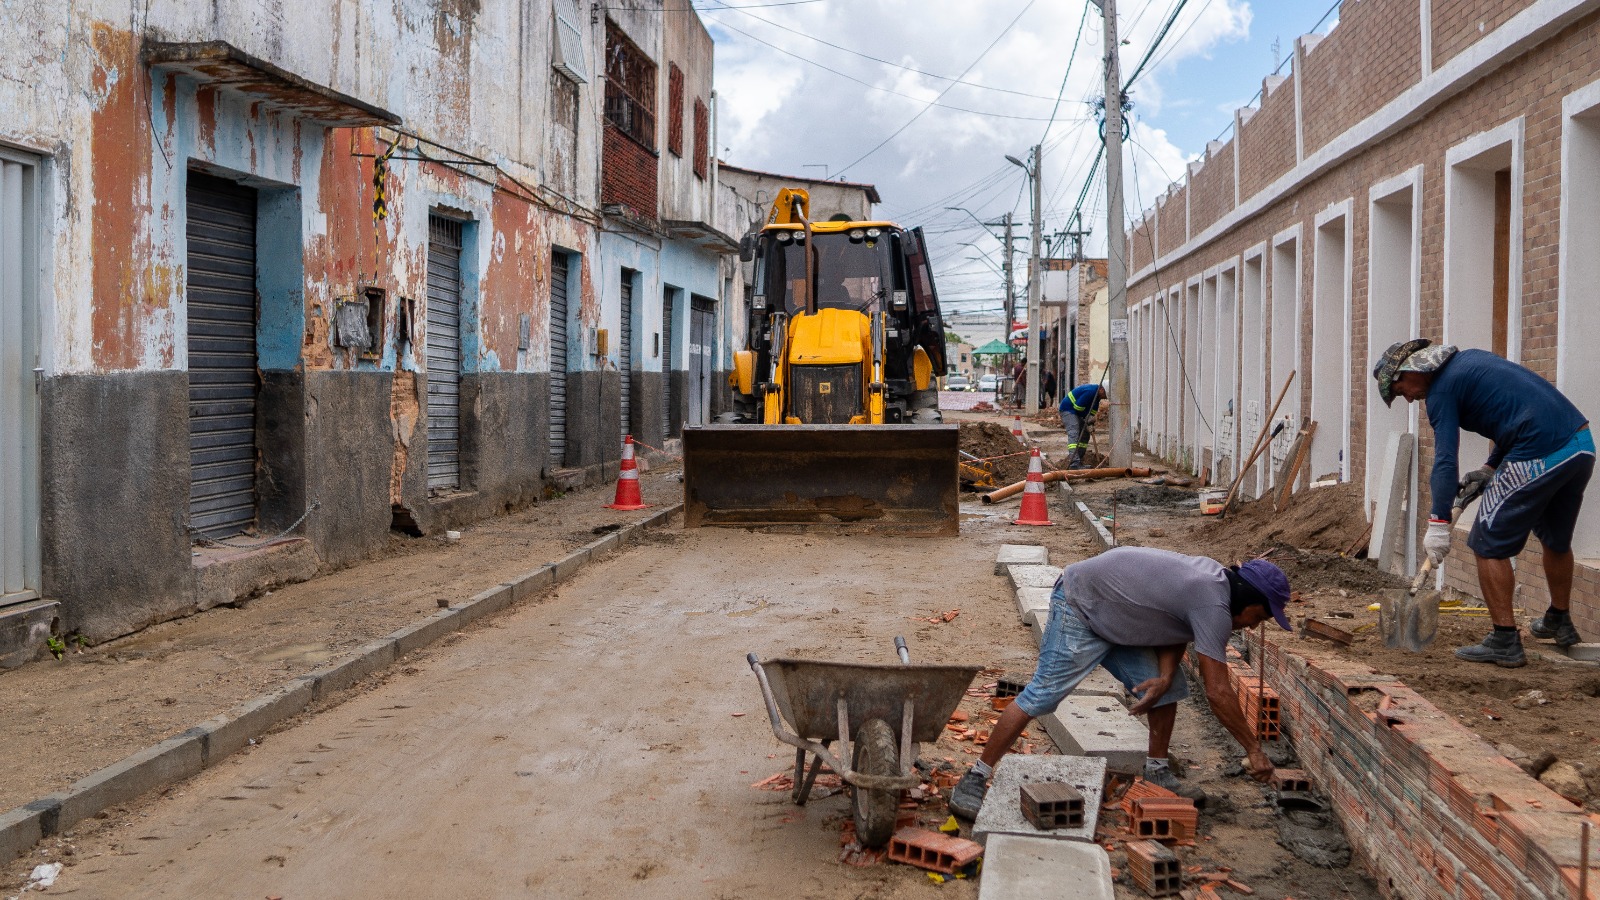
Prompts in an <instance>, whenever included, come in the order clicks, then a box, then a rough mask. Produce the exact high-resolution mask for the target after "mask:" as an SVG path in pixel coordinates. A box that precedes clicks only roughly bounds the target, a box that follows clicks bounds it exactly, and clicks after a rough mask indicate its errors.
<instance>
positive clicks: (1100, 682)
mask: <svg viewBox="0 0 1600 900" xmlns="http://www.w3.org/2000/svg"><path fill="white" fill-rule="evenodd" d="M1072 696H1074V697H1111V698H1113V699H1115V700H1116V701H1117V702H1119V703H1121V702H1122V701H1123V700H1125V699H1127V697H1128V691H1127V689H1126V688H1124V687H1123V686H1122V682H1120V681H1118V680H1117V677H1116V676H1115V675H1112V674H1111V673H1110V672H1107V671H1106V670H1105V669H1104V668H1102V667H1100V666H1095V668H1094V670H1093V671H1091V672H1090V673H1089V674H1088V675H1087V676H1086V677H1085V678H1084V679H1083V680H1082V681H1080V682H1078V686H1077V687H1075V688H1073V689H1072ZM1102 705H1103V704H1102Z"/></svg>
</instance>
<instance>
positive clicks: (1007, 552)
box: [994, 544, 1050, 575]
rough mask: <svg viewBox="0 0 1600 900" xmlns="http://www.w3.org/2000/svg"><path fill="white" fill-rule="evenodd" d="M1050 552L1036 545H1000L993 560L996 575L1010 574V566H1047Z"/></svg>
mask: <svg viewBox="0 0 1600 900" xmlns="http://www.w3.org/2000/svg"><path fill="white" fill-rule="evenodd" d="M1049 564H1050V550H1049V548H1047V547H1042V546H1040V545H1038V544H1001V545H1000V552H999V553H998V554H996V555H995V558H994V573H995V574H996V575H1007V574H1010V569H1011V567H1012V566H1047V565H1049Z"/></svg>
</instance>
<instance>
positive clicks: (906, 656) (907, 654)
mask: <svg viewBox="0 0 1600 900" xmlns="http://www.w3.org/2000/svg"><path fill="white" fill-rule="evenodd" d="M894 652H896V653H898V654H900V663H901V664H902V665H907V666H909V665H911V651H910V650H907V649H906V639H905V638H903V637H900V636H899V635H895V639H894Z"/></svg>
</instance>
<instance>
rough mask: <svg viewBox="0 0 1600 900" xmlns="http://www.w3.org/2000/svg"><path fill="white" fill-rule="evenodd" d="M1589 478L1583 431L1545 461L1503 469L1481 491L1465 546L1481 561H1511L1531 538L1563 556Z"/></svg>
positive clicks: (1589, 454)
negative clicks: (1536, 539)
mask: <svg viewBox="0 0 1600 900" xmlns="http://www.w3.org/2000/svg"><path fill="white" fill-rule="evenodd" d="M1593 472H1594V437H1593V435H1591V434H1590V432H1589V429H1587V428H1585V429H1583V430H1581V431H1579V432H1578V433H1577V434H1574V435H1573V436H1572V438H1571V439H1570V440H1568V441H1567V443H1566V444H1565V445H1564V446H1563V447H1562V448H1561V449H1559V450H1557V451H1556V452H1554V453H1552V454H1550V455H1549V456H1546V457H1543V458H1540V459H1526V460H1522V461H1520V462H1510V463H1504V464H1502V465H1501V466H1500V468H1499V469H1498V470H1497V471H1496V472H1495V473H1494V477H1493V478H1491V479H1490V480H1489V484H1488V485H1487V486H1486V487H1485V488H1484V489H1483V499H1482V500H1480V501H1479V503H1478V519H1477V521H1476V522H1474V523H1473V525H1472V531H1471V533H1470V534H1468V535H1467V546H1468V547H1469V548H1471V549H1472V552H1473V553H1476V554H1477V555H1479V556H1481V557H1483V558H1484V559H1510V558H1511V557H1513V556H1516V555H1517V554H1518V553H1521V552H1522V548H1523V547H1524V546H1526V545H1527V543H1528V534H1529V532H1532V533H1533V534H1534V535H1536V536H1538V538H1539V542H1540V543H1541V544H1543V545H1544V548H1545V549H1546V550H1549V551H1550V552H1552V553H1566V552H1567V551H1569V550H1571V549H1572V532H1573V530H1574V529H1575V528H1576V527H1577V524H1578V510H1579V509H1580V508H1581V507H1582V506H1583V489H1584V487H1585V486H1587V485H1588V483H1589V476H1590V475H1591V474H1592V473H1593Z"/></svg>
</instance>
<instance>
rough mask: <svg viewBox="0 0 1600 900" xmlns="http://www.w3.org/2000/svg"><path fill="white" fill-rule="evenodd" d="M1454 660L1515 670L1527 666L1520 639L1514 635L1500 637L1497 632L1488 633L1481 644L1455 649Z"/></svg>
mask: <svg viewBox="0 0 1600 900" xmlns="http://www.w3.org/2000/svg"><path fill="white" fill-rule="evenodd" d="M1456 659H1464V660H1466V661H1468V662H1482V663H1494V664H1495V665H1497V666H1500V667H1502V668H1506V669H1516V668H1520V667H1522V666H1525V665H1527V664H1528V658H1527V657H1526V656H1524V655H1523V653H1522V637H1521V636H1520V635H1516V634H1512V635H1508V636H1505V637H1502V636H1501V635H1500V632H1498V631H1494V632H1490V633H1489V636H1488V637H1486V638H1484V639H1483V643H1481V644H1473V645H1472V646H1470V647H1457V648H1456Z"/></svg>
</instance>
